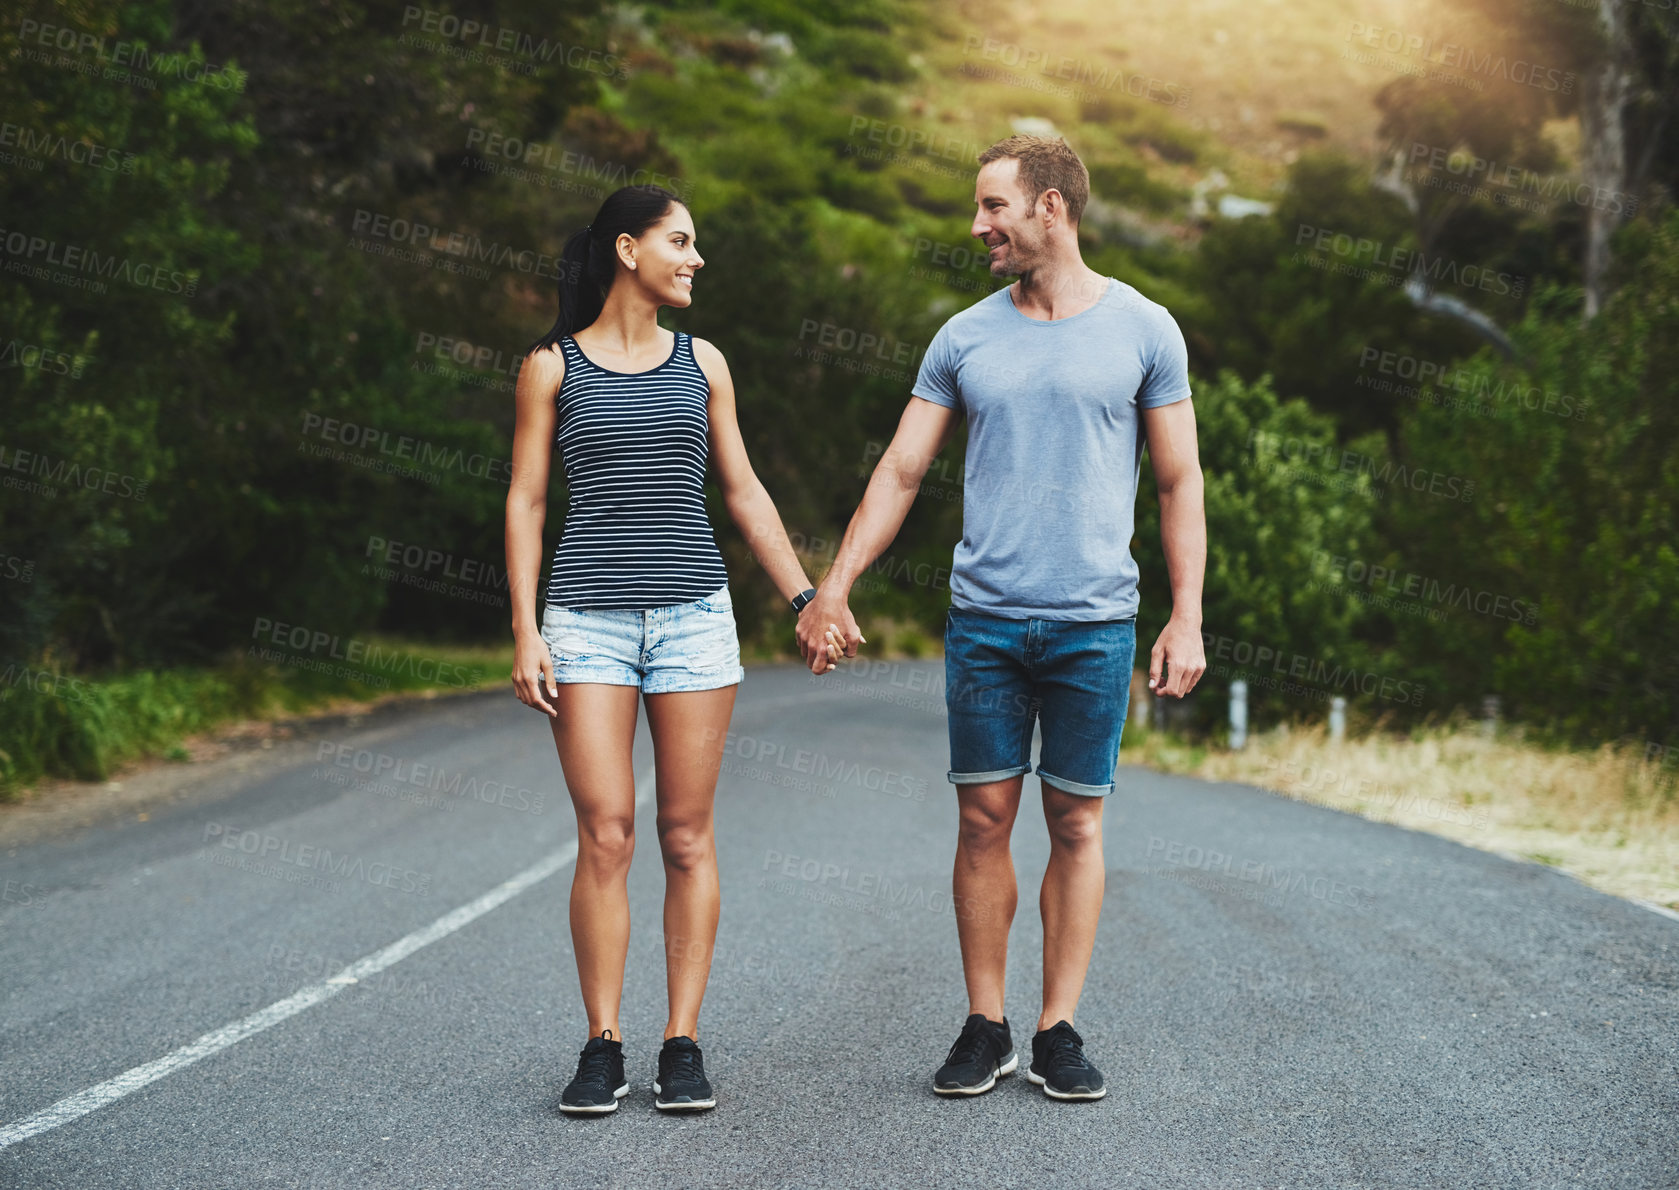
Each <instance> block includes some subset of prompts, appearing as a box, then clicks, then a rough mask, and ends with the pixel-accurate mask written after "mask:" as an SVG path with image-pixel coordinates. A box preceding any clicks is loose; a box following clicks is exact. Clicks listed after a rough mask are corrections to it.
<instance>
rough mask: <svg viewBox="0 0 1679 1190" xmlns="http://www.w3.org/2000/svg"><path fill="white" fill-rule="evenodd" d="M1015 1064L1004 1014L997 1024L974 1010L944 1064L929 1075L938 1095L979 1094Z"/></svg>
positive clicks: (1010, 1071)
mask: <svg viewBox="0 0 1679 1190" xmlns="http://www.w3.org/2000/svg"><path fill="white" fill-rule="evenodd" d="M1018 1065H1020V1058H1019V1056H1018V1055H1017V1054H1016V1053H1015V1052H1014V1040H1013V1038H1011V1037H1010V1035H1009V1019H1008V1017H1004V1018H1003V1021H1002V1024H998V1023H997V1022H996V1021H990V1020H987V1019H986V1018H985V1017H984V1016H983V1015H982V1014H980V1013H977V1012H976V1013H974V1014H973V1015H972V1016H970V1017H969V1018H968V1019H967V1022H966V1023H965V1024H963V1026H962V1033H961V1035H960V1036H959V1037H957V1039H956V1044H955V1045H953V1046H951V1047H950V1053H948V1054H946V1055H945V1059H944V1065H943V1066H940V1067H939V1068H938V1071H937V1072H936V1073H935V1074H934V1075H933V1090H934V1091H935V1092H936V1093H937V1094H940V1095H979V1094H982V1093H983V1092H986V1091H989V1090H990V1089H991V1088H992V1087H994V1086H996V1085H997V1080H998V1079H999V1078H1001V1077H1003V1076H1004V1075H1005V1074H1012V1073H1013V1072H1014V1068H1015V1067H1016V1066H1018Z"/></svg>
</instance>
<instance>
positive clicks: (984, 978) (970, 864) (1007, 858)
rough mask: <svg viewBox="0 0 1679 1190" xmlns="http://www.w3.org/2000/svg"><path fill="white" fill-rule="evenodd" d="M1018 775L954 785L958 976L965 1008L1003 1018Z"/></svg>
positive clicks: (1013, 894)
mask: <svg viewBox="0 0 1679 1190" xmlns="http://www.w3.org/2000/svg"><path fill="white" fill-rule="evenodd" d="M1024 777H1025V774H1021V775H1019V776H1015V777H1006V778H1004V779H1003V780H1001V781H988V782H986V783H985V784H983V785H958V786H957V787H956V801H957V805H958V807H959V810H960V814H961V821H960V825H959V826H958V828H957V833H956V868H955V872H954V874H953V876H952V879H951V891H952V892H953V893H954V896H955V910H956V936H957V938H958V939H959V940H960V941H961V944H962V975H963V977H964V978H965V979H966V980H967V984H968V1011H969V1013H975V1012H977V1013H979V1014H981V1015H982V1016H984V1017H985V1018H986V1019H987V1020H992V1021H1001V1020H1002V1019H1003V976H1004V973H1005V972H1006V970H1007V969H1008V956H1009V926H1010V925H1012V924H1013V922H1014V907H1015V903H1016V901H1017V899H1018V894H1017V890H1016V887H1015V880H1014V859H1013V857H1012V856H1011V855H1010V854H1009V836H1010V834H1011V833H1013V831H1014V817H1015V813H1016V812H1017V811H1018V810H1019V809H1020V786H1021V783H1022V781H1023V779H1024Z"/></svg>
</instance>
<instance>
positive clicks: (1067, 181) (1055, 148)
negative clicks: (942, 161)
mask: <svg viewBox="0 0 1679 1190" xmlns="http://www.w3.org/2000/svg"><path fill="white" fill-rule="evenodd" d="M1004 157H1013V158H1014V159H1015V160H1016V161H1018V162H1020V175H1019V177H1020V188H1021V189H1022V190H1024V191H1025V192H1026V197H1027V199H1028V200H1030V205H1029V207H1028V209H1030V208H1031V207H1035V206H1037V205H1038V199H1039V197H1040V196H1042V194H1043V192H1044V191H1045V190H1059V191H1060V192H1061V197H1062V199H1063V200H1064V201H1065V202H1066V204H1067V217H1068V218H1069V219H1071V220H1072V221H1073V223H1074V224H1075V225H1076V224H1077V223H1078V221H1079V218H1080V216H1082V215H1083V214H1084V204H1085V203H1086V202H1087V201H1088V200H1089V198H1090V171H1089V170H1087V169H1085V168H1084V162H1082V161H1080V160H1079V155H1078V154H1077V153H1075V152H1073V149H1072V146H1071V145H1069V144H1068V143H1067V141H1066V139H1065V138H1063V137H1059V136H1054V137H1050V136H1027V135H1025V134H1024V133H1016V134H1015V135H1014V136H1010V137H1005V138H1004V139H1002V140H1000V141H998V142H997V143H996V144H994V145H992V146H991V147H990V148H989V149H987V150H985V152H983V153H981V154H980V155H979V163H980V164H981V165H989V164H990V163H991V162H993V161H999V160H1001V159H1002V158H1004Z"/></svg>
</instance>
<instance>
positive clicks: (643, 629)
mask: <svg viewBox="0 0 1679 1190" xmlns="http://www.w3.org/2000/svg"><path fill="white" fill-rule="evenodd" d="M704 264H705V262H704V261H703V260H702V259H701V258H700V255H699V253H698V252H697V251H695V244H694V226H693V220H692V219H691V217H690V216H689V213H688V209H687V208H686V207H685V206H684V205H683V204H682V203H681V201H680V200H678V199H677V197H676V196H675V195H674V194H671V193H670V192H669V191H667V190H663V189H661V188H659V187H657V186H628V187H625V188H623V189H621V190H617V191H615V192H614V193H612V194H611V195H609V196H608V197H607V199H606V201H605V202H603V203H602V204H601V207H600V210H599V211H598V212H596V214H595V217H594V221H593V222H592V223H591V224H590V225H589V226H588V227H585V228H584V229H583V230H582V231H580V232H578V233H577V234H576V235H574V236H572V237H571V239H570V240H569V241H568V242H567V243H566V247H565V253H564V256H563V257H562V259H561V261H560V269H559V272H560V283H559V291H560V312H559V317H558V319H556V321H555V323H554V326H553V329H552V330H550V331H549V332H548V333H547V334H546V335H544V336H543V337H542V338H540V339H538V340H537V341H536V342H535V343H534V344H532V346H531V349H530V351H529V352H527V355H526V359H525V362H524V365H523V367H522V368H521V369H520V372H519V382H518V387H517V391H516V394H515V400H516V402H517V406H518V409H517V422H516V427H515V429H514V433H513V476H514V478H513V482H512V486H511V488H510V490H509V491H508V494H507V573H508V577H509V587H510V591H511V595H512V604H513V641H514V663H513V688H514V690H515V691H516V692H517V693H518V695H519V699H520V700H521V701H522V702H524V703H526V704H527V705H529V706H532V707H535V708H536V709H538V710H540V711H542V712H543V713H545V714H546V715H548V717H549V721H550V726H551V727H552V728H553V732H554V743H555V746H556V747H557V748H558V750H559V755H560V767H561V769H562V770H563V771H564V773H565V781H566V786H567V788H568V789H569V791H570V793H571V800H572V805H573V806H574V807H575V809H576V811H577V870H576V874H575V876H574V877H573V880H572V885H571V937H572V942H573V945H574V948H575V949H576V952H577V974H578V978H579V981H580V983H581V984H582V990H583V1004H584V1007H585V1009H586V1010H587V1013H588V1017H589V1037H588V1041H587V1044H586V1045H585V1046H584V1047H583V1051H582V1054H581V1055H580V1057H579V1059H578V1063H577V1074H576V1077H575V1078H573V1079H572V1081H571V1083H570V1084H569V1085H568V1086H567V1087H566V1089H565V1091H564V1092H563V1093H562V1095H561V1097H560V1107H561V1110H563V1111H566V1112H574V1113H600V1112H610V1111H616V1110H617V1107H618V1100H619V1099H620V1098H622V1097H623V1096H624V1095H625V1094H627V1093H628V1091H629V1084H628V1083H627V1082H626V1081H625V1078H624V1058H623V1048H622V1042H621V1038H622V1033H621V1031H620V1029H619V1026H618V1006H619V999H620V995H621V993H622V990H623V984H624V960H625V956H626V954H627V952H628V949H629V933H630V915H629V896H628V892H627V889H626V884H625V881H626V877H627V876H628V873H629V865H630V855H631V852H632V850H633V848H634V840H635V774H634V771H633V769H632V767H631V756H630V752H631V746H632V744H633V742H634V737H635V726H636V691H637V688H638V687H639V688H640V690H641V694H642V696H643V698H644V699H645V701H646V703H647V720H648V724H649V727H650V728H651V730H652V736H653V746H654V755H655V764H656V767H657V770H658V775H657V790H658V829H659V849H660V852H661V853H662V854H663V857H664V866H665V905H664V930H665V938H666V985H667V990H668V994H669V997H670V1016H669V1019H668V1020H667V1022H666V1024H665V1043H664V1047H663V1049H662V1050H661V1051H660V1053H659V1062H658V1077H657V1079H656V1080H655V1082H654V1084H653V1089H654V1094H655V1100H654V1103H655V1106H657V1107H659V1108H661V1109H663V1110H666V1111H690V1110H699V1109H704V1108H709V1107H712V1106H714V1105H715V1103H716V1099H715V1098H714V1097H713V1094H712V1090H711V1085H710V1083H709V1082H708V1081H707V1079H706V1076H705V1067H704V1064H703V1062H702V1059H701V1053H700V1048H699V1046H698V1045H697V1044H696V1043H695V1038H696V1037H698V1035H699V1011H700V1000H701V998H702V997H703V995H704V993H705V983H706V978H707V976H708V974H709V973H710V968H711V950H712V943H713V940H714V939H715V937H716V933H717V913H718V884H717V853H716V847H715V845H714V841H713V836H712V799H713V795H714V794H715V792H716V787H717V775H718V770H719V768H720V766H721V764H722V758H723V742H724V734H725V732H726V731H727V729H728V724H729V717H730V715H731V713H732V712H733V709H734V701H735V686H736V684H737V683H738V682H740V681H741V679H742V678H743V677H744V676H745V671H744V669H742V667H741V664H740V645H739V641H738V639H737V637H736V634H735V622H734V613H733V611H732V603H731V599H730V594H729V587H728V575H727V573H726V572H725V571H724V568H723V559H722V556H721V555H720V554H719V553H718V551H717V545H716V543H715V541H714V540H713V538H712V534H711V527H710V525H709V523H708V522H707V521H706V516H705V498H704V490H703V484H704V480H705V467H706V459H707V457H708V456H709V457H710V458H711V459H713V460H714V461H715V462H716V465H717V475H718V481H719V486H720V487H721V489H722V492H723V499H724V502H725V504H726V505H727V507H728V510H729V514H730V516H732V517H733V518H734V520H735V522H736V523H737V524H738V525H740V527H741V529H742V531H743V532H744V533H745V535H746V539H747V543H748V544H749V545H750V546H751V548H752V550H753V553H754V554H755V556H756V557H757V559H758V562H759V564H760V565H762V566H763V567H764V569H765V570H766V571H767V572H768V573H769V576H770V578H771V580H772V581H774V583H775V585H776V586H777V587H778V588H780V590H781V592H782V594H783V595H784V596H786V597H787V598H788V599H789V601H791V600H793V599H794V597H795V596H797V595H800V594H801V593H805V594H806V597H807V598H808V594H809V593H810V586H811V584H810V582H809V581H808V579H807V578H806V575H805V571H804V568H803V567H802V566H801V565H800V564H799V559H798V556H797V555H796V554H795V553H794V552H793V546H792V543H791V542H790V541H789V540H788V538H787V531H786V529H785V528H784V527H783V526H782V524H781V518H780V516H779V514H778V513H777V512H776V508H775V505H774V503H773V502H771V500H770V497H769V494H768V493H767V492H766V491H765V490H764V486H763V484H762V483H760V482H759V480H758V477H757V476H756V475H755V474H753V471H752V467H751V464H750V463H749V462H748V461H747V457H746V450H745V447H744V446H743V444H742V442H741V437H740V430H739V428H738V427H737V426H736V424H735V410H734V387H733V384H732V383H731V381H730V379H729V369H728V367H727V365H725V364H724V362H723V356H722V355H721V353H719V352H718V350H717V349H716V348H715V347H713V346H712V345H711V344H710V343H707V342H705V341H704V340H702V339H693V338H691V337H689V336H688V335H685V334H683V333H682V332H680V331H678V332H676V333H674V334H673V333H672V332H670V331H667V330H664V329H662V328H661V327H660V326H659V324H658V312H659V308H660V307H661V306H675V307H678V308H682V307H686V306H687V305H689V303H690V302H692V301H693V296H692V286H693V283H694V274H695V273H696V272H697V271H698V270H699V269H700V268H701V267H702V266H703V265H704ZM556 446H558V448H559V451H560V455H561V459H562V464H563V466H564V469H565V475H566V480H567V484H568V487H569V488H570V507H569V509H568V511H567V513H566V521H565V528H564V531H563V533H562V536H561V538H560V542H559V545H558V546H557V547H556V549H555V551H554V556H553V562H552V565H551V567H550V570H549V577H548V587H547V592H546V595H547V599H546V608H545V610H544V612H543V615H542V623H541V627H540V629H539V628H538V625H537V622H536V585H537V571H538V567H539V565H540V560H541V553H542V527H543V520H544V515H545V507H546V503H547V493H548V466H549V456H550V454H551V452H552V451H553V449H554V448H555V447H556ZM801 602H802V601H801ZM803 648H804V647H803V646H801V651H803ZM843 648H844V646H843V637H842V636H841V635H840V634H839V632H838V630H837V629H835V630H833V631H832V632H831V633H830V636H829V641H828V644H827V648H826V650H825V651H824V649H823V648H822V646H817V645H813V646H812V647H811V648H810V649H809V655H808V656H807V657H806V661H807V662H808V664H809V665H810V666H811V669H812V671H813V672H815V673H826V672H828V671H829V670H831V669H832V667H833V663H834V661H835V660H836V659H837V658H838V656H839V655H840V653H841V652H843Z"/></svg>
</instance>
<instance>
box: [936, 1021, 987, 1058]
mask: <svg viewBox="0 0 1679 1190" xmlns="http://www.w3.org/2000/svg"><path fill="white" fill-rule="evenodd" d="M989 1040H990V1039H989V1038H988V1037H986V1035H985V1030H984V1027H983V1026H980V1025H972V1026H969V1025H964V1026H962V1033H961V1035H960V1036H959V1037H957V1038H956V1044H954V1045H952V1046H951V1047H950V1053H948V1054H946V1055H945V1059H944V1060H945V1061H946V1062H955V1061H957V1060H958V1059H960V1060H961V1061H963V1062H971V1061H974V1060H976V1059H978V1058H980V1057H982V1056H983V1055H984V1053H985V1050H986V1048H987V1046H986V1043H987V1041H989Z"/></svg>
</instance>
